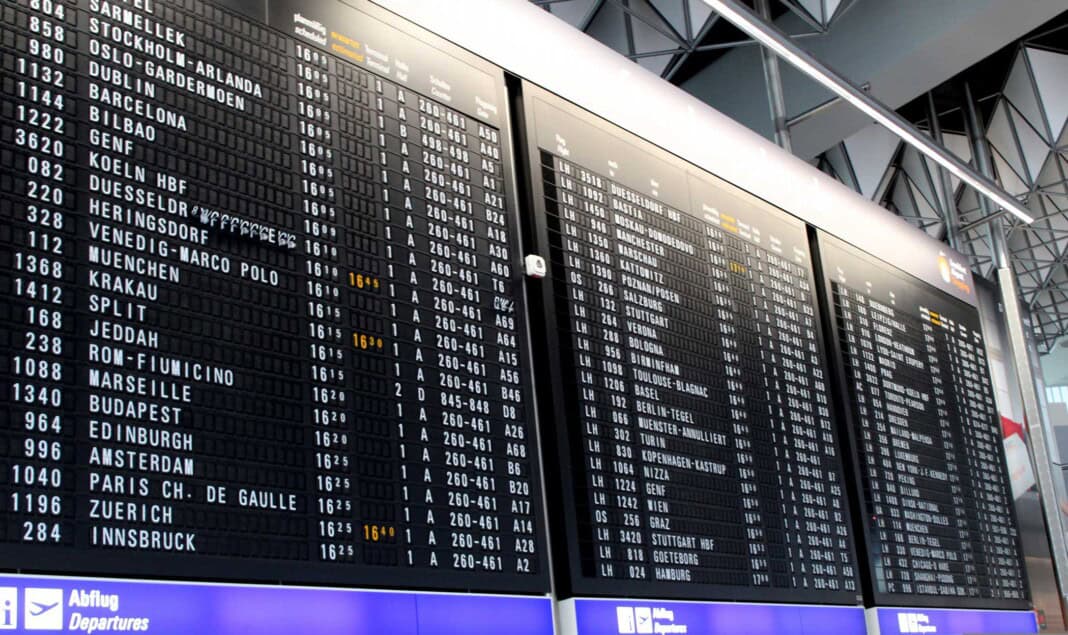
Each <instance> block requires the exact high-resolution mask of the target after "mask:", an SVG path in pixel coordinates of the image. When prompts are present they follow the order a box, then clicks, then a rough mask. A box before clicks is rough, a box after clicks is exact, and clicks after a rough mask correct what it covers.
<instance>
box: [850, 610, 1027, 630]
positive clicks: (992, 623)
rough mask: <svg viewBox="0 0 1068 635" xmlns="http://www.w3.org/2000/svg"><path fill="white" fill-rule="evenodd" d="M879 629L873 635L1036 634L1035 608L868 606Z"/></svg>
mask: <svg viewBox="0 0 1068 635" xmlns="http://www.w3.org/2000/svg"><path fill="white" fill-rule="evenodd" d="M869 611H870V612H871V613H872V615H873V616H874V620H873V622H874V623H875V624H877V625H878V627H879V630H878V631H877V632H874V633H872V635H985V634H987V633H997V634H1011V635H1022V634H1023V633H1037V632H1038V619H1037V617H1036V616H1035V613H1034V611H965V610H956V609H870V610H869Z"/></svg>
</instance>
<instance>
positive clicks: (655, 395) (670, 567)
mask: <svg viewBox="0 0 1068 635" xmlns="http://www.w3.org/2000/svg"><path fill="white" fill-rule="evenodd" d="M524 98H525V101H524V109H525V113H526V117H527V122H528V131H527V139H526V143H527V144H528V146H529V151H528V152H527V153H526V154H525V156H527V158H528V160H529V161H530V164H531V167H532V171H533V179H534V185H533V199H534V205H535V207H536V208H538V207H540V208H542V209H543V210H544V218H543V219H542V225H541V226H540V228H539V230H540V235H541V240H542V241H543V244H545V245H547V247H546V249H545V253H547V254H548V255H550V256H551V258H550V260H551V262H550V274H551V275H550V279H547V280H545V281H544V283H545V287H544V293H543V296H542V297H543V300H542V305H543V308H544V310H545V311H546V314H547V318H546V320H545V323H546V324H555V327H551V328H548V329H547V330H548V331H549V332H548V333H547V336H548V337H549V341H550V342H555V345H550V349H551V350H557V351H558V356H559V359H557V360H554V361H553V362H552V366H551V367H552V369H553V371H552V372H551V373H549V374H551V375H553V380H554V381H555V386H554V390H555V391H557V392H555V393H554V394H556V395H557V396H558V398H557V399H556V401H555V402H554V404H552V410H553V421H552V422H551V424H552V425H551V428H552V430H553V431H554V434H548V433H547V434H545V435H544V436H545V438H546V443H549V439H550V438H552V439H554V441H555V444H556V445H555V447H554V448H553V449H552V450H547V452H549V453H551V454H553V455H558V456H560V457H561V464H560V466H559V472H558V473H556V474H553V475H550V476H551V477H555V478H556V479H557V480H556V485H555V489H556V491H558V492H559V493H560V498H561V500H562V501H563V504H562V509H561V510H560V514H561V516H560V518H559V519H558V520H559V522H560V523H561V524H562V525H563V526H564V531H562V532H561V534H560V536H561V538H562V539H561V540H560V541H559V542H560V543H562V544H557V542H556V541H554V544H556V547H555V550H554V551H555V554H556V556H557V557H559V559H560V560H561V561H562V562H564V564H563V565H562V568H566V569H568V570H569V574H570V580H569V581H566V582H565V581H561V582H560V584H561V585H564V584H568V585H570V586H569V588H567V589H566V590H565V593H571V594H576V595H582V594H601V595H606V594H620V595H623V594H625V595H627V596H635V597H642V596H645V597H694V598H702V599H753V600H765V601H790V602H802V601H808V602H827V603H836V602H837V603H845V604H854V603H856V602H857V597H858V586H857V585H858V582H857V578H856V575H855V565H854V555H853V543H852V540H853V537H852V535H851V529H850V514H849V510H848V505H847V496H846V488H845V487H844V485H843V481H842V471H841V457H840V455H839V449H838V442H837V439H836V432H835V425H834V418H833V414H832V401H831V398H830V394H831V393H830V390H831V386H830V383H829V378H828V377H827V374H826V371H825V363H824V362H825V360H824V357H823V352H822V344H821V331H820V323H819V316H818V312H817V308H816V307H817V303H816V300H815V298H816V295H815V287H814V284H815V283H814V279H813V274H812V268H811V264H810V259H809V251H808V239H807V233H806V227H805V225H804V224H803V223H801V222H799V221H797V220H796V219H793V218H792V217H789V216H787V215H785V214H783V213H781V212H779V211H777V210H774V209H773V208H771V207H769V206H767V205H765V204H763V203H761V202H759V201H758V200H757V199H755V198H752V197H749V196H747V195H745V194H743V193H741V192H740V191H739V190H737V189H735V188H732V187H730V186H729V185H727V184H725V183H723V182H721V181H717V180H715V179H713V178H712V177H710V176H708V175H704V174H703V173H699V172H697V171H696V169H694V168H690V167H688V166H687V165H686V164H684V163H682V162H680V161H678V160H677V159H674V158H672V157H670V156H669V155H667V154H666V153H663V152H659V151H657V150H656V149H655V148H653V146H651V145H648V144H645V143H643V142H642V141H641V140H639V139H637V138H634V137H631V136H629V135H627V134H626V133H624V132H622V131H620V130H619V129H617V128H614V127H611V126H609V125H608V124H605V123H603V122H599V121H598V120H597V119H596V118H594V117H593V116H592V115H588V114H586V113H583V112H581V111H579V110H578V109H576V108H574V107H572V106H569V105H567V104H565V103H564V102H562V101H560V100H558V99H554V98H553V97H551V96H549V95H547V94H545V93H544V92H541V91H538V90H537V89H535V88H533V87H530V86H528V85H524ZM543 416H545V417H546V418H547V417H548V415H543ZM548 471H550V470H548V469H547V472H548ZM550 480H551V479H550ZM552 511H553V510H550V513H552ZM558 580H559V577H558Z"/></svg>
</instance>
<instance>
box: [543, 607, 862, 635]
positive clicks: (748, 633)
mask: <svg viewBox="0 0 1068 635" xmlns="http://www.w3.org/2000/svg"><path fill="white" fill-rule="evenodd" d="M561 612H562V617H561V624H562V628H563V631H564V635H639V634H645V633H649V634H653V635H656V634H668V633H680V634H685V635H828V634H832V633H833V635H865V633H866V628H865V623H864V609H862V608H860V607H854V606H802V605H787V604H737V603H726V602H658V601H652V602H650V601H644V600H643V601H636V600H599V599H598V600H592V599H575V600H568V601H566V602H563V603H562V604H561Z"/></svg>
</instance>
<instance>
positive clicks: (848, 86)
mask: <svg viewBox="0 0 1068 635" xmlns="http://www.w3.org/2000/svg"><path fill="white" fill-rule="evenodd" d="M704 2H705V4H707V5H708V6H710V7H712V9H713V10H714V11H715V12H716V13H718V14H719V15H720V17H722V18H723V19H725V20H727V21H728V22H730V23H731V24H733V25H734V26H736V27H738V28H739V29H740V30H741V31H743V32H744V33H746V34H747V35H749V36H750V37H752V38H753V39H755V40H757V41H758V42H760V43H761V44H763V45H764V46H766V47H767V48H769V49H771V51H772V52H774V53H775V54H776V55H778V56H779V57H781V58H782V59H784V60H786V61H787V62H788V63H789V64H790V65H792V66H793V67H794V68H796V69H797V70H799V71H801V72H802V73H804V74H805V75H807V76H808V77H810V78H812V79H814V80H816V81H817V82H818V83H819V84H820V85H822V86H824V87H825V88H827V89H828V90H830V91H831V92H833V93H834V94H836V95H838V96H839V97H841V98H842V99H844V100H846V101H848V102H849V103H850V104H852V105H853V106H854V107H856V108H857V109H858V110H860V111H861V112H863V113H864V114H865V115H868V116H869V117H871V118H872V119H874V120H875V121H877V122H878V123H880V124H882V125H883V126H885V127H886V128H887V129H888V130H890V131H891V132H893V133H894V134H896V135H897V136H898V137H900V138H901V139H902V140H903V141H904V142H905V143H907V144H909V145H911V146H912V147H914V148H916V149H917V150H919V151H920V152H921V153H923V154H925V155H927V156H928V157H930V158H931V159H932V160H933V161H935V162H936V163H938V164H940V165H941V166H942V167H944V168H945V169H947V170H949V171H950V172H951V173H952V174H953V175H955V176H956V177H957V178H959V179H960V180H962V181H964V182H965V183H967V184H968V185H970V186H972V187H974V188H975V189H976V191H978V192H979V193H980V194H982V195H983V196H985V197H987V198H989V199H991V200H992V201H993V202H994V203H995V204H996V205H998V206H1000V207H1004V208H1005V209H1006V210H1008V211H1009V213H1011V214H1014V215H1015V216H1017V217H1019V218H1020V219H1021V220H1023V221H1024V222H1026V223H1030V222H1031V220H1032V219H1031V214H1030V213H1029V212H1028V210H1027V209H1026V208H1025V207H1024V206H1023V205H1020V203H1019V201H1017V200H1016V198H1015V197H1013V196H1012V195H1011V194H1009V193H1008V192H1006V191H1005V190H1004V189H1002V187H1001V186H1000V185H998V184H997V183H996V182H994V181H993V180H992V179H991V178H990V177H988V176H985V175H983V174H980V173H979V172H976V171H975V170H973V169H972V167H971V166H969V165H968V164H967V163H965V162H964V161H961V160H960V159H959V158H958V157H957V155H955V154H953V152H951V151H949V150H947V149H946V148H944V147H943V146H940V145H938V144H937V143H935V142H934V141H932V140H931V139H930V138H929V137H928V136H927V135H925V134H923V133H922V132H920V131H919V130H917V129H916V128H915V127H913V125H912V124H910V123H909V122H907V121H905V120H904V119H903V118H902V117H901V116H900V115H898V114H897V113H896V112H894V111H893V110H892V109H890V108H888V107H886V106H885V105H884V104H883V103H881V102H880V101H878V100H876V99H874V98H872V97H871V96H870V95H868V94H867V93H865V92H864V91H863V90H861V89H860V88H859V87H857V86H855V85H854V84H853V83H852V82H850V81H849V80H848V79H846V78H845V77H842V76H841V75H839V74H838V73H836V72H835V71H833V70H831V69H830V68H828V67H827V66H826V65H824V64H823V63H822V62H820V61H819V60H817V59H816V58H814V57H812V56H811V55H809V54H808V53H807V52H806V51H805V50H803V49H802V48H801V47H799V46H797V45H796V44H795V43H794V42H792V41H791V40H790V38H789V36H787V35H786V34H785V33H783V32H782V31H780V30H779V29H777V28H776V27H775V26H773V25H771V24H769V23H768V22H766V21H764V20H762V19H760V18H759V17H758V16H756V15H754V14H753V12H752V11H750V10H749V8H748V7H746V6H745V5H744V4H742V2H740V0H704Z"/></svg>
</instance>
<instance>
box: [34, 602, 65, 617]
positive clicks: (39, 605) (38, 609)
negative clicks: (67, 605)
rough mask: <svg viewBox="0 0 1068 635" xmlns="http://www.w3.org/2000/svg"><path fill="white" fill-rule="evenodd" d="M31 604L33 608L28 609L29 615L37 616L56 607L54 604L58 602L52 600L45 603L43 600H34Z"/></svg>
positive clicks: (56, 604)
mask: <svg viewBox="0 0 1068 635" xmlns="http://www.w3.org/2000/svg"><path fill="white" fill-rule="evenodd" d="M33 605H34V607H35V608H32V609H30V615H32V616H34V617H37V616H38V615H43V614H45V613H47V612H49V611H51V610H52V609H54V608H56V606H58V605H59V602H53V603H51V604H45V603H43V602H34V603H33Z"/></svg>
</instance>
